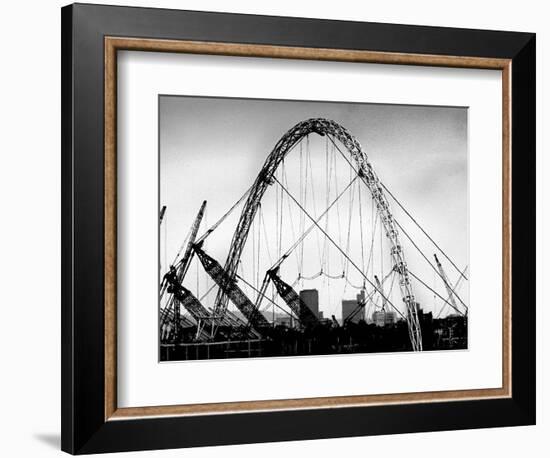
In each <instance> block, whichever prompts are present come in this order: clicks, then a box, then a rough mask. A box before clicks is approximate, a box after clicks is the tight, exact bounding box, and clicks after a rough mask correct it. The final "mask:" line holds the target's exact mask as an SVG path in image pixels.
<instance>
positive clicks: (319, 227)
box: [274, 177, 409, 323]
mask: <svg viewBox="0 0 550 458" xmlns="http://www.w3.org/2000/svg"><path fill="white" fill-rule="evenodd" d="M274 180H275V181H276V182H277V183H278V184H279V186H281V188H282V189H283V190H284V191H285V193H286V194H287V195H288V196H289V197H290V198H291V199H292V200H293V201H294V203H295V204H296V205H298V206H300V204H299V203H298V201H296V199H295V198H294V196H293V195H292V194H290V192H289V191H288V190H287V189H286V188H285V187H284V186H283V185H282V183H281V182H280V181H279V180H277V178H275V177H274ZM300 209H301V210H302V211H303V212H305V214H306V216H307V217H308V218H309V219H310V220H311V221H313V223H314V224H315V226H317V228H318V229H319V230H320V231H321V232H323V233H324V235H325V237H326V238H327V239H328V240H329V241H330V242H331V243H332V244H333V245H334V246H335V247H336V248H337V249H338V250H339V251H340V252H341V253H343V254H344V255H345V256H346V258H347V259H348V261H349V262H350V263H351V265H352V266H353V267H354V268H355V269H356V270H357V271H358V272H359V273H360V274H361V275H362V276H363V278H364V279H365V280H366V281H367V282H368V283H369V284H370V285H371V286H372V287H374V288H375V289H376V290H377V291H378V292H379V293H380V294H381V295H383V293H382V292H381V291H379V290H378V287H377V286H376V285H375V284H374V283H373V282H372V281H371V280H370V279H369V278H367V277H366V276H365V274H364V273H363V272H362V271H361V269H360V268H359V267H358V266H357V264H355V262H353V260H351V258H349V256H347V255H346V254H345V253H344V251H343V250H342V248H340V247H339V246H338V244H337V243H336V242H335V241H334V240H333V239H332V237H330V235H329V234H327V233H326V232H325V231H324V230H323V228H322V227H321V226H319V224H318V223H317V222H316V221H315V219H314V218H313V217H312V216H311V215H310V214H309V213H308V212H307V211H306V210H305V209H304V208H303V207H300ZM386 300H387V301H388V304H390V305H391V306H392V308H393V309H394V310H395V311H396V312H397V313H398V314H399V315H400V316H401V317H402V318H403V319H405V320H406V321H407V323H408V322H409V319H408V318H407V317H405V315H403V313H401V311H400V310H399V309H398V308H397V307H396V306H395V305H394V304H393V303H392V302H391V301H390V300H389V299H388V298H386Z"/></svg>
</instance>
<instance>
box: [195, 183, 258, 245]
mask: <svg viewBox="0 0 550 458" xmlns="http://www.w3.org/2000/svg"><path fill="white" fill-rule="evenodd" d="M253 187H254V185H252V186H250V187H249V188H248V189H247V190H246V191H245V192H244V194H243V195H242V196H241V197H240V199H239V200H237V202H235V203H234V204H233V206H232V207H231V208H230V209H229V210H228V211H227V212H225V214H224V215H223V216H222V217H221V218H220V219H219V220H218V221H216V222H215V223H214V224H213V225H212V227H210V229H208V230H207V231H206V232H205V233H204V234H203V235H201V236H200V238H199V239H198V240H197V243H201V242H204V240H205V239H206V237H208V236H209V235H210V234H212V232H214V231H215V230H216V229H217V228H218V226H219V225H220V224H221V223H223V222H224V221H225V219H226V218H227V217H228V216H229V215H230V214H231V213H232V212H233V210H235V208H237V207H238V206H239V205H240V204H241V203H242V202H243V200H244V199H245V198H246V197H247V196H248V194H249V193H250V191H251V190H252V188H253Z"/></svg>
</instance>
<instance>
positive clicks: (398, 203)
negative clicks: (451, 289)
mask: <svg viewBox="0 0 550 458" xmlns="http://www.w3.org/2000/svg"><path fill="white" fill-rule="evenodd" d="M327 137H328V138H329V140H330V141H331V142H332V144H333V145H334V146H335V148H336V149H337V150H338V151H339V152H340V154H341V156H342V157H343V158H344V159H345V160H346V162H347V163H348V164H349V166H350V167H351V168H352V169H353V170H354V171H355V173H357V174H358V175H360V176H361V178H362V179H363V181H365V176H364V174H363V173H362V172H361V171H360V170H358V169H356V168H355V167H354V166H353V164H352V163H351V162H350V160H349V159H348V158H347V157H346V155H345V154H344V153H343V152H342V150H341V149H340V148H339V147H338V145H337V144H336V143H335V142H334V140H333V139H332V137H331V136H330V135H327ZM379 184H380V186H381V187H382V188H383V189H384V190H385V191H386V192H387V193H388V194H389V196H390V197H391V198H392V199H393V200H394V201H395V203H396V204H397V205H398V206H399V207H400V208H401V209H402V210H403V211H404V212H405V214H406V215H407V216H408V217H409V218H410V219H411V220H412V222H413V223H414V224H415V225H416V226H417V227H418V228H419V229H420V230H421V231H422V233H423V234H424V235H425V236H426V237H427V238H428V240H429V241H430V242H431V243H432V244H433V245H434V246H435V247H436V248H437V249H438V250H439V252H441V254H443V256H445V258H446V259H447V260H448V261H449V262H450V263H451V265H452V266H453V267H454V268H455V269H456V271H457V272H458V273H459V274H460V275H463V274H462V272H461V271H460V269H459V268H458V267H457V266H456V264H455V263H454V262H453V261H452V259H451V258H450V257H449V256H448V255H447V254H446V253H445V252H444V251H443V249H442V248H441V247H440V246H439V245H438V244H437V243H436V242H435V240H434V239H433V238H432V237H430V235H429V234H428V233H427V232H426V231H425V230H424V228H422V226H420V223H418V221H416V219H414V217H413V216H412V215H411V214H410V213H409V212H408V211H407V209H406V208H405V207H404V206H403V205H402V204H401V202H399V201H398V200H397V198H396V197H395V196H394V195H393V194H392V193H391V191H390V190H389V189H388V188H387V187H386V185H385V184H384V183H383V182H382V181H380V180H379ZM367 186H368V184H367ZM464 279H465V280H468V278H467V277H466V276H464Z"/></svg>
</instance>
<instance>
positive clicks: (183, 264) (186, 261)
mask: <svg viewBox="0 0 550 458" xmlns="http://www.w3.org/2000/svg"><path fill="white" fill-rule="evenodd" d="M205 208H206V200H205V201H203V203H202V205H201V208H200V209H199V213H198V214H197V217H196V218H195V222H194V223H193V226H191V232H190V234H189V239H188V240H187V246H186V247H185V252H184V254H183V257H182V258H181V261H180V262H179V266H178V281H179V282H180V283H181V282H182V281H183V279H184V278H185V274H186V273H187V270H188V269H189V265H190V264H191V260H192V259H193V244H194V243H195V239H196V238H197V232H198V231H199V227H200V225H201V221H202V217H203V216H204V209H205Z"/></svg>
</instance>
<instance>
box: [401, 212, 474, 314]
mask: <svg viewBox="0 0 550 458" xmlns="http://www.w3.org/2000/svg"><path fill="white" fill-rule="evenodd" d="M395 224H396V225H397V227H398V228H399V229H400V230H401V232H403V234H405V237H407V239H408V240H409V242H411V244H412V246H413V247H414V248H415V249H416V251H418V252H419V253H420V255H421V256H422V258H424V260H425V261H426V262H427V263H428V265H429V266H430V267H431V268H432V270H433V271H434V272H435V273H436V274H437V275H438V276H439V278H441V280H442V281H443V283H444V284H445V285H446V284H447V279H446V276H445V274H444V273H443V272H442V270H441V269H439V268H436V267H435V266H434V265H433V264H432V263H431V261H430V260H429V259H428V257H427V256H426V255H425V254H424V252H423V251H422V250H421V249H420V248H419V247H418V245H417V244H416V243H415V242H414V240H413V239H412V237H411V236H410V235H409V234H408V232H407V231H406V230H405V229H404V228H403V226H401V224H399V221H397V220H395ZM434 256H435V255H434ZM436 259H437V258H436ZM438 262H439V261H438ZM461 274H462V272H461ZM464 278H466V277H464ZM455 296H456V298H457V299H458V300H459V301H460V303H461V304H462V305H463V306H464V307H465V308H466V309H467V308H468V306H467V305H466V304H465V303H464V301H463V300H462V299H461V298H460V296H458V294H456V293H455ZM453 299H454V298H453Z"/></svg>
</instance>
